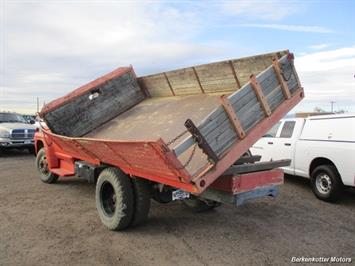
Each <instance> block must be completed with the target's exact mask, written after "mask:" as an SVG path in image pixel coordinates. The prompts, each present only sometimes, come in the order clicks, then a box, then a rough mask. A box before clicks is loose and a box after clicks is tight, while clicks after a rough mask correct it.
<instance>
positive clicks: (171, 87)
mask: <svg viewBox="0 0 355 266" xmlns="http://www.w3.org/2000/svg"><path fill="white" fill-rule="evenodd" d="M163 75H164V77H165V79H166V82H167V83H168V85H169V88H170V91H171V93H172V94H173V96H175V92H174V90H173V86H171V83H170V80H169V79H168V76H167V75H166V73H165V72H164V73H163Z"/></svg>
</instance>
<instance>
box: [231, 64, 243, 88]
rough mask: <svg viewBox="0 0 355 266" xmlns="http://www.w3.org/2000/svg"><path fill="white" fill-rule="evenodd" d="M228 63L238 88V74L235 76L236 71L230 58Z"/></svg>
mask: <svg viewBox="0 0 355 266" xmlns="http://www.w3.org/2000/svg"><path fill="white" fill-rule="evenodd" d="M229 65H230V66H231V69H232V72H233V76H234V79H235V82H236V83H237V86H238V89H240V88H241V87H242V86H240V82H239V79H238V76H237V72H236V71H235V68H234V65H233V62H232V60H229Z"/></svg>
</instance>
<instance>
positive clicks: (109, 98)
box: [44, 72, 145, 137]
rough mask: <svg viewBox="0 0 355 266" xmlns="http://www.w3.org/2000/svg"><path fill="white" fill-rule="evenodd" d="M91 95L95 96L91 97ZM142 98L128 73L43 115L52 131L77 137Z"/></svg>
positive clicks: (135, 82)
mask: <svg viewBox="0 0 355 266" xmlns="http://www.w3.org/2000/svg"><path fill="white" fill-rule="evenodd" d="M91 95H94V96H95V97H94V98H93V97H91ZM144 98H145V95H144V93H143V92H142V90H141V88H140V87H139V85H138V83H137V80H136V79H135V76H134V74H133V73H132V72H128V73H126V74H124V75H122V76H119V77H116V78H114V79H112V80H109V81H107V82H105V83H103V84H99V85H98V86H97V87H95V88H92V90H90V91H87V92H85V93H83V94H82V95H80V96H78V97H76V98H73V99H72V100H71V101H68V102H66V103H65V104H63V105H62V106H60V107H58V108H56V109H54V110H52V111H51V112H48V113H46V114H45V115H44V120H45V121H46V123H47V124H48V126H49V127H50V128H51V130H52V132H54V133H56V134H59V135H64V136H69V137H80V136H83V135H85V134H87V133H88V132H90V131H92V130H94V129H95V128H97V127H99V126H100V125H102V124H104V123H105V122H107V121H109V120H111V119H113V118H114V117H116V116H117V115H119V114H120V113H122V112H124V111H126V110H128V109H129V108H131V107H132V106H134V105H136V104H137V103H139V102H140V101H142V100H143V99H144Z"/></svg>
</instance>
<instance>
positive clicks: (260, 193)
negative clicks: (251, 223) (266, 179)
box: [234, 186, 278, 206]
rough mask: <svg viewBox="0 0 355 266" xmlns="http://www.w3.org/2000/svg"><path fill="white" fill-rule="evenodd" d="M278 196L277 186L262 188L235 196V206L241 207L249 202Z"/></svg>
mask: <svg viewBox="0 0 355 266" xmlns="http://www.w3.org/2000/svg"><path fill="white" fill-rule="evenodd" d="M277 194H278V188H277V187H276V186H267V187H261V188H257V189H254V190H251V191H247V192H242V193H239V194H236V195H234V200H235V202H234V204H235V205H237V206H240V205H242V204H244V203H245V202H247V201H249V200H253V199H258V198H263V197H267V196H269V197H276V196H277Z"/></svg>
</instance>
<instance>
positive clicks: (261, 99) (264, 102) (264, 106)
mask: <svg viewBox="0 0 355 266" xmlns="http://www.w3.org/2000/svg"><path fill="white" fill-rule="evenodd" d="M250 85H251V87H252V88H253V90H254V91H255V94H256V97H257V98H258V100H259V103H260V105H261V108H262V109H263V111H264V113H265V115H266V116H270V115H271V110H270V106H269V104H268V102H267V100H266V98H265V96H264V93H263V90H262V89H261V86H260V84H259V82H258V81H257V80H256V77H255V75H251V76H250Z"/></svg>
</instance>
